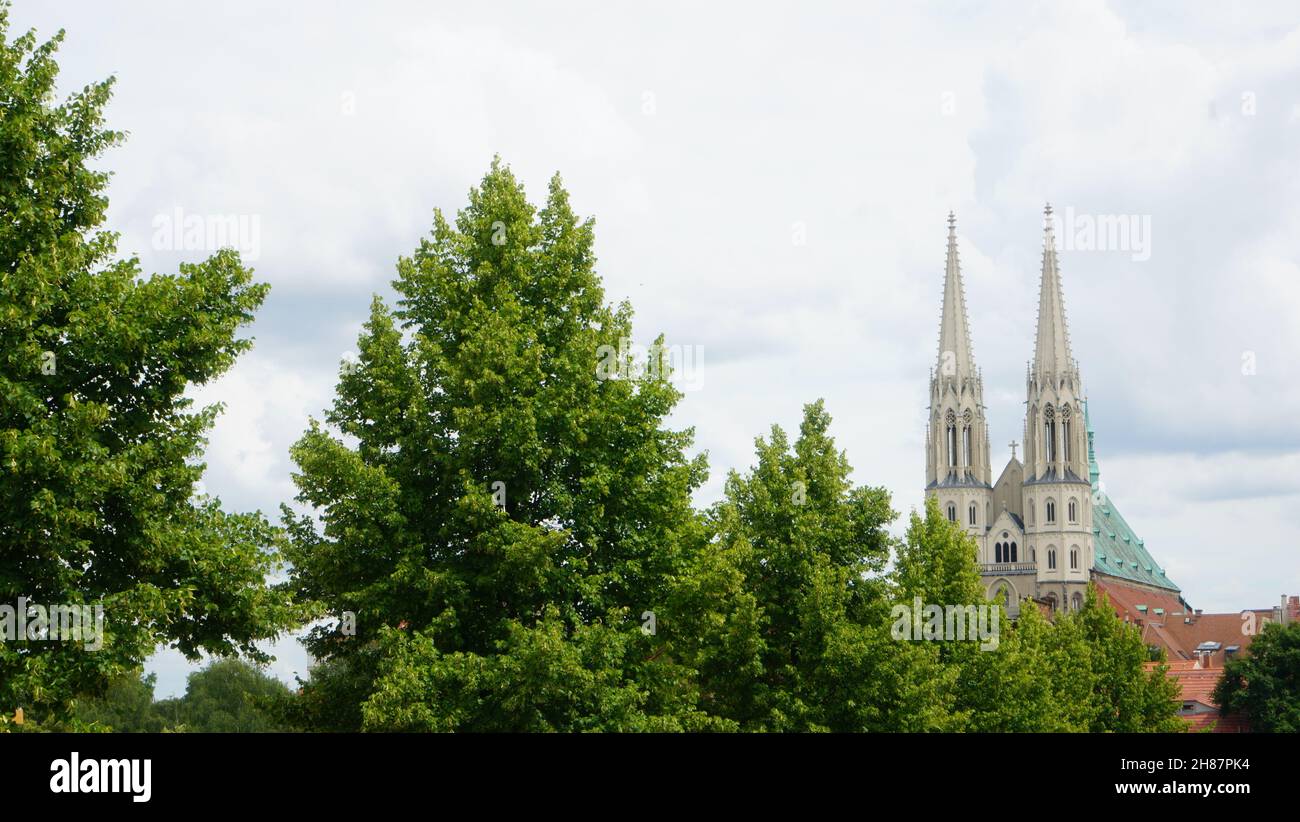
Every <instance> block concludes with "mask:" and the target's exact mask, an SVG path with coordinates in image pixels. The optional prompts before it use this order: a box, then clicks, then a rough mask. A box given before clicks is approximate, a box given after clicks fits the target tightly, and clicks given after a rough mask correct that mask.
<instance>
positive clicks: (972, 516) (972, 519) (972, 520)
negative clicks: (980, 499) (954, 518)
mask: <svg viewBox="0 0 1300 822" xmlns="http://www.w3.org/2000/svg"><path fill="white" fill-rule="evenodd" d="M970 524H971V525H974V524H975V503H973V502H972V503H971V504H970Z"/></svg>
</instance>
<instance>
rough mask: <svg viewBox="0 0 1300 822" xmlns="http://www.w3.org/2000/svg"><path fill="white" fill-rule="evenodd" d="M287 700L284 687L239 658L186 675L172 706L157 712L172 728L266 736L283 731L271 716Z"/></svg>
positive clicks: (160, 704) (219, 662) (218, 660)
mask: <svg viewBox="0 0 1300 822" xmlns="http://www.w3.org/2000/svg"><path fill="white" fill-rule="evenodd" d="M288 697H289V689H288V687H287V686H286V685H285V684H284V683H283V682H281V681H280V680H278V679H276V678H275V677H273V676H270V675H269V674H267V673H266V672H264V671H262V670H261V669H259V668H258V667H256V666H254V665H250V664H249V663H248V662H245V661H244V660H242V659H217V660H213V661H212V662H210V663H209V664H208V665H207V666H206V667H204V668H203V670H201V671H195V672H194V673H192V674H190V675H189V679H188V680H187V681H186V684H185V695H184V696H183V697H181V698H180V699H179V700H176V701H175V702H176V704H175V705H166V704H162V703H159V705H158V708H157V713H158V714H159V715H160V716H162V717H166V718H167V719H168V720H169V721H170V722H171V723H172V724H173V725H175V726H179V727H183V728H184V729H185V730H187V731H194V732H198V733H268V732H272V731H279V730H283V728H282V727H281V725H280V723H279V721H278V720H277V719H276V718H275V716H274V711H275V709H276V707H277V706H279V705H281V704H283V702H284V701H285V700H286V699H288Z"/></svg>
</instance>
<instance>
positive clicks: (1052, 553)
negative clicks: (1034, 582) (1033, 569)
mask: <svg viewBox="0 0 1300 822" xmlns="http://www.w3.org/2000/svg"><path fill="white" fill-rule="evenodd" d="M1047 570H1049V571H1055V570H1056V549H1055V548H1048V549H1047Z"/></svg>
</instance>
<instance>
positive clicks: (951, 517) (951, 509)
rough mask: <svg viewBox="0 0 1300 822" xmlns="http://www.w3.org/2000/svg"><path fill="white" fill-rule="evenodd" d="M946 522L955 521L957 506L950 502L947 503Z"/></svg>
mask: <svg viewBox="0 0 1300 822" xmlns="http://www.w3.org/2000/svg"><path fill="white" fill-rule="evenodd" d="M948 521H949V522H956V521H957V506H956V505H954V504H953V503H951V502H950V503H948Z"/></svg>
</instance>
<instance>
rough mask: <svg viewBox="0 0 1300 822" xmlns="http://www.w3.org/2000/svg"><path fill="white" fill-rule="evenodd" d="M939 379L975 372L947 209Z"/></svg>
mask: <svg viewBox="0 0 1300 822" xmlns="http://www.w3.org/2000/svg"><path fill="white" fill-rule="evenodd" d="M938 374H939V377H940V379H943V378H944V377H952V378H955V379H956V380H957V381H959V382H960V381H961V380H963V379H969V378H972V377H974V376H976V373H975V357H974V354H972V352H971V344H970V324H969V322H968V320H967V317H966V292H965V288H964V287H963V286H962V282H961V263H960V260H959V259H958V256H957V218H956V216H954V215H953V213H952V212H951V211H949V212H948V266H947V271H946V273H945V274H944V281H943V316H942V317H941V319H940V320H939V367H938Z"/></svg>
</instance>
